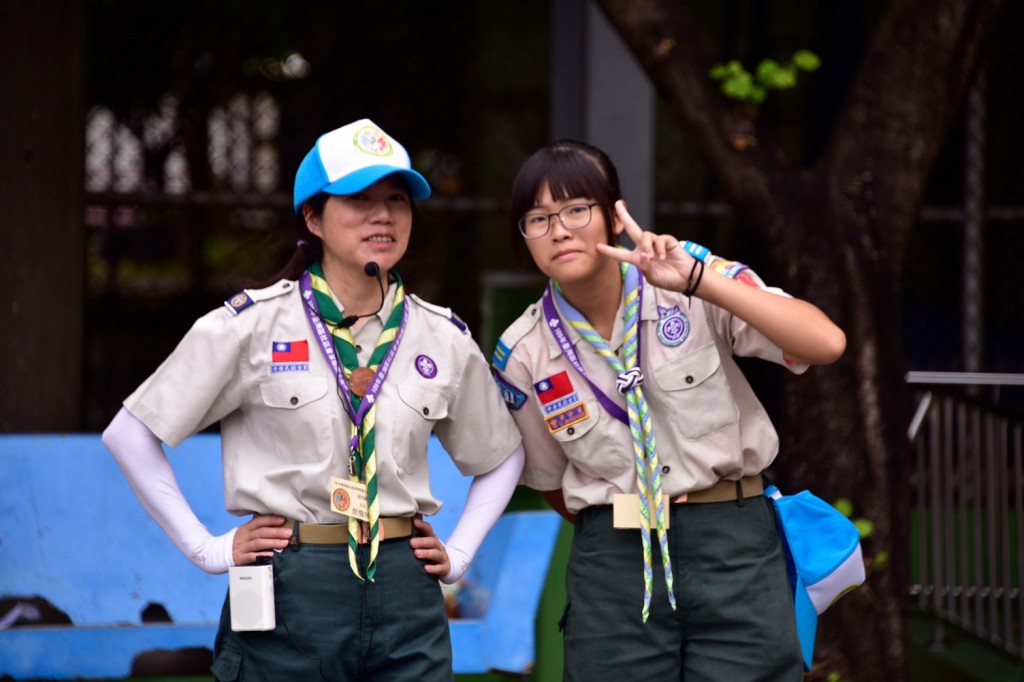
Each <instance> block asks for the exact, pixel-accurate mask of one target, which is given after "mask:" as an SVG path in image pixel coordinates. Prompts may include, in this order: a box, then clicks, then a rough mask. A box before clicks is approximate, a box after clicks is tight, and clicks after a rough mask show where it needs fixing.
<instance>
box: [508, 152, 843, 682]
mask: <svg viewBox="0 0 1024 682" xmlns="http://www.w3.org/2000/svg"><path fill="white" fill-rule="evenodd" d="M510 217H511V229H512V230H513V231H514V234H515V236H516V238H517V239H523V240H524V242H525V244H526V248H527V249H528V250H529V253H530V255H531V257H532V258H533V261H534V263H535V264H536V265H537V267H538V268H539V269H540V270H541V272H543V273H544V274H545V275H547V276H548V277H549V278H550V281H549V286H548V287H547V289H546V291H545V293H544V296H543V298H542V299H541V301H539V302H538V304H536V305H532V306H530V307H529V308H528V309H527V310H526V312H524V313H523V315H522V316H521V317H520V318H519V319H518V320H517V321H515V322H514V323H513V324H512V325H511V326H510V327H509V328H508V329H507V330H506V331H505V333H504V334H503V335H502V336H501V339H500V340H499V342H498V345H497V349H496V350H495V353H494V359H493V365H494V368H495V372H496V378H497V379H498V382H499V384H500V385H501V386H502V395H503V396H505V398H506V401H507V403H508V405H509V408H510V409H511V411H512V414H513V415H514V416H515V420H516V423H517V424H518V426H519V429H520V432H521V433H522V435H523V445H524V448H525V451H526V464H525V467H524V470H523V483H525V484H526V485H528V486H530V487H533V488H536V489H537V490H540V491H542V494H543V496H544V497H545V499H547V500H548V502H550V503H551V505H552V506H553V507H554V508H556V509H558V510H559V511H560V512H561V513H562V514H563V515H564V516H565V517H566V518H567V519H569V520H570V521H573V522H574V523H575V533H574V537H573V545H572V550H571V552H570V557H569V565H568V571H567V576H566V594H567V605H566V610H565V616H564V619H563V625H564V633H565V639H564V647H565V679H566V680H567V681H570V682H571V681H587V682H589V681H590V680H597V679H602V680H605V679H607V680H617V679H631V680H793V681H797V680H800V679H801V678H802V665H801V659H800V648H799V643H798V640H797V632H796V623H795V618H794V615H793V599H792V593H791V590H790V586H789V582H788V579H787V575H786V563H785V558H784V555H783V550H782V546H781V542H780V538H779V534H778V531H777V528H776V522H775V515H774V512H773V509H772V506H771V503H770V502H769V501H768V499H767V498H766V497H765V496H764V495H763V486H762V482H761V472H762V471H763V470H764V469H765V468H767V467H768V465H769V464H771V462H772V460H773V459H774V458H775V456H776V454H777V453H778V437H777V435H776V432H775V429H774V428H773V426H772V424H771V421H770V420H769V419H768V415H767V414H766V413H765V411H764V408H763V407H762V406H761V404H760V403H759V402H758V400H757V397H756V396H755V395H754V392H753V390H751V387H750V385H749V384H748V383H747V381H746V380H745V379H744V378H743V373H742V372H741V371H740V370H739V368H738V366H737V365H736V363H735V361H734V360H733V354H737V355H742V356H752V357H760V358H762V359H765V360H768V361H770V362H774V363H777V364H779V365H782V366H785V367H788V368H789V369H790V371H793V372H796V373H799V372H803V371H804V370H806V369H807V365H809V364H824V363H830V362H833V361H835V360H836V359H837V358H838V357H839V356H840V355H841V354H842V352H843V350H844V348H845V344H846V338H845V335H844V334H843V332H842V330H840V329H839V328H838V327H837V326H836V325H835V324H833V323H832V321H831V320H829V319H828V317H826V316H825V315H824V314H823V313H822V312H821V311H820V310H819V309H818V308H816V307H815V306H813V305H811V304H810V303H808V302H806V301H801V300H799V299H796V298H793V297H791V296H789V295H788V294H786V293H785V292H783V291H781V290H779V289H775V288H771V287H767V286H765V284H764V283H763V282H762V281H761V279H760V278H759V277H758V276H757V275H756V274H755V273H754V271H753V270H751V269H750V268H748V267H747V266H745V265H743V264H742V263H737V262H731V261H727V260H724V259H722V258H719V257H717V256H714V255H713V254H711V253H709V252H708V250H707V249H705V248H704V247H701V246H698V245H696V244H692V243H689V242H680V240H678V239H677V238H676V237H674V236H672V235H667V234H655V233H653V232H649V231H644V230H643V229H641V228H640V227H639V226H638V225H637V224H636V222H634V220H633V218H632V217H630V215H629V213H628V212H627V211H626V207H625V204H624V203H623V201H622V195H621V192H620V190H619V181H618V175H617V172H616V170H615V167H614V166H613V165H612V162H611V160H610V159H609V158H608V156H607V155H606V154H605V153H604V152H602V151H601V150H599V149H596V148H595V147H592V146H590V145H587V144H585V143H582V142H577V141H572V140H565V141H561V142H553V143H551V144H549V145H547V146H545V147H542V148H541V149H540V150H538V151H537V152H536V153H535V154H534V155H533V156H531V157H530V158H529V159H527V161H526V162H525V163H524V164H523V166H522V167H521V168H520V169H519V173H518V175H517V176H516V179H515V184H514V185H513V189H512V202H511V216H510ZM623 232H625V234H626V235H628V236H629V237H630V238H631V239H632V241H633V243H634V244H635V245H636V246H635V248H633V249H622V248H617V247H616V242H617V240H618V237H619V236H620V235H621V234H623Z"/></svg>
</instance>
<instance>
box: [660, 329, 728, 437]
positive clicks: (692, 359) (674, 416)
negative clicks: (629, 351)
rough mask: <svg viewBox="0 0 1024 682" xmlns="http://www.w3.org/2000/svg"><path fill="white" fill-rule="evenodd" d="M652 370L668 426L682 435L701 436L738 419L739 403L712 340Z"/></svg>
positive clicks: (714, 431)
mask: <svg viewBox="0 0 1024 682" xmlns="http://www.w3.org/2000/svg"><path fill="white" fill-rule="evenodd" d="M651 374H652V375H653V377H654V381H655V383H656V384H657V385H658V387H659V388H660V389H661V390H662V391H663V392H664V393H663V396H662V397H663V399H664V400H665V403H666V412H668V414H670V415H671V418H670V419H669V421H670V423H671V428H672V429H673V430H674V431H675V432H676V433H677V434H679V435H680V436H681V437H682V438H683V439H685V440H700V439H701V438H706V437H707V436H710V435H711V434H713V433H718V432H719V431H721V430H722V429H725V428H727V427H729V426H732V425H734V424H736V423H737V422H738V421H739V418H740V411H739V407H738V406H737V405H736V400H735V398H734V397H733V394H732V389H731V388H730V387H729V379H728V377H726V375H725V367H723V366H722V358H721V356H719V354H718V348H717V347H716V346H715V344H714V343H708V344H705V345H703V346H701V347H699V348H697V349H695V350H692V351H690V352H689V353H685V354H683V355H681V356H679V357H678V358H675V359H672V360H670V361H669V362H667V363H665V364H663V365H661V367H660V368H659V369H658V371H657V372H651Z"/></svg>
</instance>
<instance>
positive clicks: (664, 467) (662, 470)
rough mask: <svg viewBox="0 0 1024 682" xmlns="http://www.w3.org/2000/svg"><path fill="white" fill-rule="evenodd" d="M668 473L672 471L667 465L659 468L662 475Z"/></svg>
mask: <svg viewBox="0 0 1024 682" xmlns="http://www.w3.org/2000/svg"><path fill="white" fill-rule="evenodd" d="M670 471H672V467H670V466H669V465H667V464H666V465H665V466H663V467H661V473H663V474H667V473H668V472H670Z"/></svg>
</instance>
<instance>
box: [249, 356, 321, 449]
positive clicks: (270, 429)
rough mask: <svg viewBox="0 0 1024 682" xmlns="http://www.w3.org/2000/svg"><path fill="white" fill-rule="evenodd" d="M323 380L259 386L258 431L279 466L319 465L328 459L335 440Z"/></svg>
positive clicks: (277, 380)
mask: <svg viewBox="0 0 1024 682" xmlns="http://www.w3.org/2000/svg"><path fill="white" fill-rule="evenodd" d="M328 387H329V384H328V381H327V378H326V377H323V376H302V377H281V376H275V377H272V378H270V379H268V380H266V381H264V382H263V383H261V384H260V385H259V397H260V401H261V405H262V410H261V411H262V412H263V416H264V422H265V428H264V429H261V431H262V432H263V433H264V434H265V435H266V437H267V438H268V440H269V441H270V442H273V443H274V449H275V451H276V452H277V456H278V458H279V459H280V460H281V461H283V462H291V463H308V462H319V461H322V460H325V459H327V458H328V457H330V456H331V453H332V452H333V450H334V440H335V436H334V435H333V434H332V432H331V424H332V418H331V409H330V405H329V404H328V401H327V400H324V397H325V396H326V395H327V394H328Z"/></svg>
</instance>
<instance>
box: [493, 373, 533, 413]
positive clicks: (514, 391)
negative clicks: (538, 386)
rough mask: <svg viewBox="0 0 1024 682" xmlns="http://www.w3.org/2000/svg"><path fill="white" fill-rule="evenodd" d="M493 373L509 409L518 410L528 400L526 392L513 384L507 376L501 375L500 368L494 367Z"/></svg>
mask: <svg viewBox="0 0 1024 682" xmlns="http://www.w3.org/2000/svg"><path fill="white" fill-rule="evenodd" d="M491 375H493V376H494V382H495V383H496V384H498V390H499V391H501V399H502V400H504V401H505V405H507V406H508V409H510V410H518V409H519V408H520V407H522V406H523V404H524V403H525V402H526V394H525V393H523V392H522V391H520V390H519V389H518V388H516V387H515V386H513V385H512V384H511V383H510V382H509V381H508V380H507V379H506V378H505V377H503V376H501V372H499V371H498V370H496V369H492V370H491Z"/></svg>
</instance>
